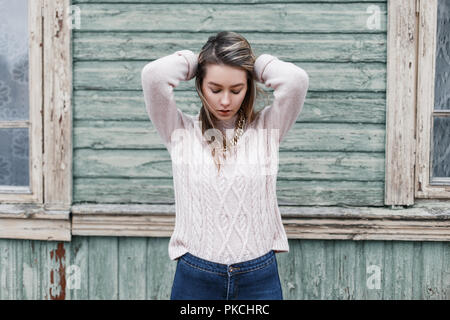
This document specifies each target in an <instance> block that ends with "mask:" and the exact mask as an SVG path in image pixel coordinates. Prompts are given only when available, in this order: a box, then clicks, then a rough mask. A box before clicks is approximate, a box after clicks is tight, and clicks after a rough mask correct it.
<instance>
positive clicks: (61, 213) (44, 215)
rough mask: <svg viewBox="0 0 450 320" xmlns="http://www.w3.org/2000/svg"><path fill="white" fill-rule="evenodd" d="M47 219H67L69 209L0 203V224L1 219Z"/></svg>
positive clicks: (68, 217)
mask: <svg viewBox="0 0 450 320" xmlns="http://www.w3.org/2000/svg"><path fill="white" fill-rule="evenodd" d="M2 218H8V219H32V218H36V219H47V220H62V219H65V220H69V219H70V211H69V210H50V209H48V208H46V207H45V205H42V204H1V205H0V226H1V223H2V221H1V219H2Z"/></svg>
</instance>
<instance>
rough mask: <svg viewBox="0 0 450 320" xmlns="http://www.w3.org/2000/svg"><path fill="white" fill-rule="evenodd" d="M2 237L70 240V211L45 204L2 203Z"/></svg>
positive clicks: (0, 215)
mask: <svg viewBox="0 0 450 320" xmlns="http://www.w3.org/2000/svg"><path fill="white" fill-rule="evenodd" d="M0 238H11V239H31V240H54V241H70V240H71V238H72V227H71V220H70V211H69V210H66V211H61V210H49V209H47V208H46V207H45V205H43V204H0Z"/></svg>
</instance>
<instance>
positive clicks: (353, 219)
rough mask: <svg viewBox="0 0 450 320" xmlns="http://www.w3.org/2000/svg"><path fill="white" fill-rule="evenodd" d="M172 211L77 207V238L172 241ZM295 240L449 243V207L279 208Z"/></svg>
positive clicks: (74, 227)
mask: <svg viewBox="0 0 450 320" xmlns="http://www.w3.org/2000/svg"><path fill="white" fill-rule="evenodd" d="M174 209H175V208H174V206H173V205H90V204H84V205H75V206H73V207H72V234H73V235H83V236H136V237H140V236H142V237H170V236H171V234H172V232H173V228H174V225H175V214H174V211H175V210H174ZM280 211H281V214H282V219H283V224H284V226H285V229H286V233H287V235H288V238H290V239H352V240H411V241H450V203H449V202H426V201H425V202H420V203H419V204H417V205H415V206H414V207H412V208H408V209H389V208H375V207H352V208H346V207H280Z"/></svg>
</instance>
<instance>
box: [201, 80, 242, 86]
mask: <svg viewBox="0 0 450 320" xmlns="http://www.w3.org/2000/svg"><path fill="white" fill-rule="evenodd" d="M208 84H213V85H215V86H218V87H221V85H220V84H218V83H215V82H212V81H209V82H208ZM243 85H244V83H237V84H234V85H232V86H231V88H234V87H238V86H243Z"/></svg>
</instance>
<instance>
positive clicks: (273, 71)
mask: <svg viewBox="0 0 450 320" xmlns="http://www.w3.org/2000/svg"><path fill="white" fill-rule="evenodd" d="M254 72H255V75H256V77H257V80H258V81H259V82H262V83H264V84H265V85H266V86H267V87H270V88H273V89H274V92H273V95H274V100H273V103H272V104H271V105H270V106H267V107H266V108H264V109H263V110H262V111H261V117H262V121H263V122H264V127H265V128H267V129H279V130H280V131H279V142H281V140H282V139H283V138H284V136H285V135H286V133H287V132H288V131H289V129H290V128H291V127H292V126H293V124H294V123H295V121H296V120H297V117H298V115H299V114H300V112H301V110H302V108H303V104H304V102H305V97H306V92H307V91H308V86H309V77H308V74H307V73H306V71H305V70H303V69H302V68H300V67H298V66H296V65H295V64H293V63H291V62H285V61H282V60H280V59H278V58H277V57H275V56H272V55H270V54H262V55H260V56H259V57H258V58H257V59H256V61H255V69H254Z"/></svg>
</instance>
